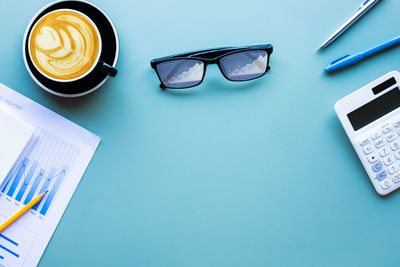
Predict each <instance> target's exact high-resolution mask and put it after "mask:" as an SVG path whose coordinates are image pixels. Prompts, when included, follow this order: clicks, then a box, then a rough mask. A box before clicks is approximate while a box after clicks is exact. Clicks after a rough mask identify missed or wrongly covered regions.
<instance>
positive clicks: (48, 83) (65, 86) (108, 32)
mask: <svg viewBox="0 0 400 267" xmlns="http://www.w3.org/2000/svg"><path fill="white" fill-rule="evenodd" d="M62 8H69V9H74V10H77V11H80V12H82V13H83V14H85V15H87V16H88V17H89V18H90V19H91V20H92V21H93V22H94V23H95V24H96V25H97V28H98V29H99V32H100V36H101V40H102V51H101V54H100V60H102V61H103V62H105V63H108V64H109V65H111V66H115V64H116V63H117V62H116V61H117V57H118V36H117V33H116V32H115V31H114V28H113V26H112V24H111V22H110V21H109V19H108V18H107V17H106V16H105V15H104V14H103V13H102V12H101V11H100V10H99V9H97V8H96V7H95V6H93V5H91V4H89V3H86V2H81V1H61V2H56V3H54V4H52V5H51V6H49V7H47V8H45V9H44V10H43V11H42V12H41V13H40V14H38V15H37V16H36V18H35V19H34V20H33V22H32V24H31V26H30V28H29V30H28V31H27V33H26V35H25V36H26V40H24V42H25V44H24V45H25V48H24V49H25V59H26V63H27V65H28V66H29V69H30V71H31V73H32V75H33V76H34V77H35V78H36V80H37V81H38V82H39V83H41V84H42V85H43V87H45V89H47V90H48V91H51V92H55V93H56V94H58V95H64V96H74V95H83V94H85V93H89V92H91V91H93V90H95V89H97V87H99V86H100V85H101V84H102V83H103V82H105V79H106V78H108V76H107V75H106V74H104V73H102V72H100V71H99V70H98V69H96V68H94V69H93V70H92V71H91V72H90V73H89V74H88V75H87V76H85V77H84V78H82V79H80V80H78V81H73V82H56V81H52V80H50V79H48V78H46V77H45V76H43V75H42V74H40V72H38V71H37V70H36V69H35V67H34V65H33V63H32V61H31V59H30V58H29V52H28V37H29V34H30V32H31V30H32V28H33V25H35V23H36V22H37V21H38V20H39V19H40V18H41V17H42V16H43V15H45V14H47V13H49V12H51V11H54V10H56V9H62Z"/></svg>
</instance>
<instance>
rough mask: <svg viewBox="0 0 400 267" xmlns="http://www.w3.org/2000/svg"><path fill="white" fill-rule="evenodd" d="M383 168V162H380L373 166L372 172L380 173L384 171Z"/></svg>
mask: <svg viewBox="0 0 400 267" xmlns="http://www.w3.org/2000/svg"><path fill="white" fill-rule="evenodd" d="M382 167H383V165H382V162H380V161H378V162H377V163H375V164H374V165H372V170H373V171H374V172H378V171H380V170H382Z"/></svg>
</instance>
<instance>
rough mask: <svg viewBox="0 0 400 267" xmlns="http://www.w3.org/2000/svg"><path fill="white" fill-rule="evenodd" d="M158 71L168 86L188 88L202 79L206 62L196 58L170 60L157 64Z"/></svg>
mask: <svg viewBox="0 0 400 267" xmlns="http://www.w3.org/2000/svg"><path fill="white" fill-rule="evenodd" d="M157 72H158V75H159V76H160V79H161V81H162V82H163V83H164V84H165V85H166V86H167V87H170V88H176V89H179V88H187V87H191V86H195V85H198V84H199V83H200V82H201V81H202V79H203V75H204V63H203V62H201V61H200V60H194V59H193V60H192V59H176V60H170V61H165V62H161V63H159V64H157Z"/></svg>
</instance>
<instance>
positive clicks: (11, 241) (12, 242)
mask: <svg viewBox="0 0 400 267" xmlns="http://www.w3.org/2000/svg"><path fill="white" fill-rule="evenodd" d="M0 237H1V238H3V239H4V240H6V241H8V242H10V243H11V244H13V245H14V246H18V243H17V242H15V241H14V240H12V239H10V238H8V237H6V236H5V235H2V234H0Z"/></svg>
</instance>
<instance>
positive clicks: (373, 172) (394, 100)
mask: <svg viewBox="0 0 400 267" xmlns="http://www.w3.org/2000/svg"><path fill="white" fill-rule="evenodd" d="M335 111H336V114H337V115H338V117H339V120H340V122H341V123H342V125H343V128H344V129H345V131H346V133H347V136H348V137H349V139H350V141H351V143H352V144H353V147H354V149H355V150H356V152H357V154H358V156H359V158H360V159H361V162H362V164H363V165H364V168H365V170H366V171H367V173H368V176H369V178H370V179H371V182H372V184H373V185H374V187H375V190H376V192H378V194H380V195H387V194H389V193H390V192H392V191H394V190H396V189H397V188H399V187H400V73H399V72H397V71H393V72H390V73H388V74H386V75H384V76H383V77H381V78H379V79H378V80H376V81H374V82H372V83H370V84H368V85H366V86H364V87H363V88H361V89H359V90H357V91H355V92H354V93H352V94H350V95H348V96H346V97H345V98H343V99H341V100H339V101H338V102H337V103H336V104H335Z"/></svg>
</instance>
